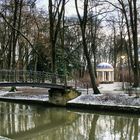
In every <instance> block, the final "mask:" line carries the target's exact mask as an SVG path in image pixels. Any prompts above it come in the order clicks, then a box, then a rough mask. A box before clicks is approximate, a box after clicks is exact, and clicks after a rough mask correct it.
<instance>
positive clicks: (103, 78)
mask: <svg viewBox="0 0 140 140" xmlns="http://www.w3.org/2000/svg"><path fill="white" fill-rule="evenodd" d="M104 80H105V75H104V71H102V81H103V82H104Z"/></svg>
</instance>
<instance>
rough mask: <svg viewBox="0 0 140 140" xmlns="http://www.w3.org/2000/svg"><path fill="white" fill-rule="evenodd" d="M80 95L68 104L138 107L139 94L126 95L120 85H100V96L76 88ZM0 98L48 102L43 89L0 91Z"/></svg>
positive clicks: (46, 92) (139, 105) (24, 88)
mask: <svg viewBox="0 0 140 140" xmlns="http://www.w3.org/2000/svg"><path fill="white" fill-rule="evenodd" d="M77 90H79V91H80V92H81V93H82V94H81V96H79V97H77V98H76V99H73V100H71V101H69V103H78V104H91V105H95V104H96V105H97V104H99V105H125V106H126V105H127V106H137V107H140V93H139V94H131V95H130V94H127V93H126V91H123V90H122V83H119V82H116V83H113V84H100V85H99V90H100V92H101V93H102V94H99V95H95V94H93V91H92V89H88V90H87V89H82V88H77ZM0 98H9V99H24V100H38V101H48V90H47V89H45V88H29V87H21V88H19V87H18V88H17V91H16V92H8V91H6V90H3V91H2V90H1V91H0Z"/></svg>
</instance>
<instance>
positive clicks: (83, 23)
mask: <svg viewBox="0 0 140 140" xmlns="http://www.w3.org/2000/svg"><path fill="white" fill-rule="evenodd" d="M88 4H89V1H88V0H84V9H83V15H82V16H81V15H80V13H79V9H78V4H77V0H75V6H76V11H77V15H78V19H79V23H80V29H81V34H82V45H83V51H84V55H85V57H86V60H87V65H88V70H89V74H90V79H91V84H92V88H93V91H94V94H100V91H99V89H98V88H97V85H96V79H95V72H94V71H93V68H92V63H91V59H90V55H89V51H88V46H87V42H86V27H87V22H88Z"/></svg>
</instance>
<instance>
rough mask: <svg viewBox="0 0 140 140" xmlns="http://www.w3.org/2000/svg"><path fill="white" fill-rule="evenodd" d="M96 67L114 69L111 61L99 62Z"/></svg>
mask: <svg viewBox="0 0 140 140" xmlns="http://www.w3.org/2000/svg"><path fill="white" fill-rule="evenodd" d="M96 68H97V69H113V66H112V65H111V64H109V63H106V62H102V63H99V64H98V65H97V67H96Z"/></svg>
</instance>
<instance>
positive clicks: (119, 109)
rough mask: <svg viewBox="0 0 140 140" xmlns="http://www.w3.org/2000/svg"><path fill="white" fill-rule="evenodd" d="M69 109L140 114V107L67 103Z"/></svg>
mask: <svg viewBox="0 0 140 140" xmlns="http://www.w3.org/2000/svg"><path fill="white" fill-rule="evenodd" d="M67 107H68V108H75V109H86V110H92V111H108V112H120V113H136V114H140V107H139V106H127V105H107V104H82V103H67Z"/></svg>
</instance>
